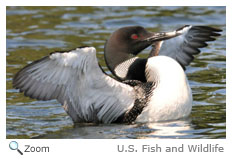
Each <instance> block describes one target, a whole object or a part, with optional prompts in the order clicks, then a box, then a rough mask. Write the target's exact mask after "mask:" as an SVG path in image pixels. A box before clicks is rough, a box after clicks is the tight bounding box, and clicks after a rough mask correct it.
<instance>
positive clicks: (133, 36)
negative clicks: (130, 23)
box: [131, 34, 139, 39]
mask: <svg viewBox="0 0 232 160" xmlns="http://www.w3.org/2000/svg"><path fill="white" fill-rule="evenodd" d="M131 38H132V39H138V38H139V36H138V35H137V34H132V35H131Z"/></svg>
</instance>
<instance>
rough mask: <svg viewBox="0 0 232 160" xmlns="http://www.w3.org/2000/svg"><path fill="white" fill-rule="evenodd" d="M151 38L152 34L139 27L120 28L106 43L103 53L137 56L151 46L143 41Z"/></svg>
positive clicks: (148, 42)
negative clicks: (122, 53)
mask: <svg viewBox="0 0 232 160" xmlns="http://www.w3.org/2000/svg"><path fill="white" fill-rule="evenodd" d="M151 36H153V33H151V32H148V31H147V30H146V29H145V28H143V27H141V26H130V27H123V28H120V29H118V30H116V31H115V32H114V33H113V34H112V35H111V36H110V38H109V39H108V41H107V42H106V45H105V53H106V55H108V54H110V53H111V52H112V51H113V52H115V51H116V52H124V53H128V54H133V55H137V54H138V53H139V52H141V51H142V50H144V49H145V48H147V47H148V46H149V45H151V42H150V41H145V39H147V38H149V37H151ZM110 51H111V52H110Z"/></svg>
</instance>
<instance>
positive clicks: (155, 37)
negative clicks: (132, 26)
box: [144, 31, 180, 42]
mask: <svg viewBox="0 0 232 160" xmlns="http://www.w3.org/2000/svg"><path fill="white" fill-rule="evenodd" d="M179 35H180V33H178V32H177V31H172V32H159V33H152V32H150V33H149V36H148V37H147V38H145V39H144V41H149V42H155V41H163V40H167V39H170V38H173V37H176V36H179Z"/></svg>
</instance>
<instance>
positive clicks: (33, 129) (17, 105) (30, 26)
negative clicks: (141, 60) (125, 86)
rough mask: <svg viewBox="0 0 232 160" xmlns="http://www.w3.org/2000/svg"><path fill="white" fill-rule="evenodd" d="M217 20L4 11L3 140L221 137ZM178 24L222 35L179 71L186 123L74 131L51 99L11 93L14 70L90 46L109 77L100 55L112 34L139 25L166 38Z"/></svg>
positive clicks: (189, 10) (218, 10)
mask: <svg viewBox="0 0 232 160" xmlns="http://www.w3.org/2000/svg"><path fill="white" fill-rule="evenodd" d="M225 14H226V11H225V7H7V26H6V27H7V35H6V42H7V46H6V47H7V53H6V56H7V66H6V70H7V75H6V77H7V79H6V85H7V90H6V93H7V99H6V101H7V110H6V120H7V122H6V123H7V124H6V126H7V128H6V131H7V138H120V139H123V138H188V139H189V138H225V137H226V85H225V83H226V62H225V59H226V53H225V50H226V44H225V38H226V36H225V33H226V24H225V23H226V21H225ZM185 24H190V25H210V26H214V27H217V28H220V29H223V33H222V36H221V37H219V38H218V39H217V40H216V41H215V42H213V43H210V45H209V46H208V47H206V48H204V49H202V53H201V54H200V55H198V56H197V57H196V59H195V60H194V62H192V63H191V65H190V66H189V67H187V71H186V73H187V75H188V79H189V82H190V86H191V88H192V91H193V99H194V102H193V109H192V113H191V115H190V116H189V117H188V118H186V119H182V120H178V121H170V122H160V123H145V124H133V125H121V124H110V125H104V124H75V125H74V124H73V123H72V121H71V119H70V118H69V116H67V114H66V113H65V112H64V110H63V108H62V107H61V105H60V104H59V103H57V102H56V101H55V100H52V101H36V100H32V99H29V98H27V97H24V96H23V94H22V93H18V90H16V89H13V88H12V78H13V76H14V74H15V73H16V72H17V71H19V69H20V68H22V67H23V66H25V65H26V64H29V63H31V62H32V61H34V60H36V59H40V58H41V57H43V56H46V55H48V54H49V53H50V52H54V51H60V50H70V49H73V48H76V47H78V46H83V45H85V46H86V45H88V46H94V47H95V48H96V49H97V52H98V55H97V57H98V60H99V62H100V64H101V65H102V66H103V68H104V69H105V70H106V72H107V73H110V72H109V71H108V69H107V68H106V65H105V61H104V57H103V49H104V43H105V40H106V39H107V38H108V37H109V35H110V34H111V33H112V32H113V31H114V30H116V29H118V28H120V27H123V26H128V25H141V26H144V27H145V28H147V29H148V30H149V31H153V32H155V31H170V30H173V29H176V28H178V27H181V26H182V25H185ZM149 49H150V48H148V49H146V50H145V51H143V54H142V55H141V56H145V54H147V53H149V51H150V50H149Z"/></svg>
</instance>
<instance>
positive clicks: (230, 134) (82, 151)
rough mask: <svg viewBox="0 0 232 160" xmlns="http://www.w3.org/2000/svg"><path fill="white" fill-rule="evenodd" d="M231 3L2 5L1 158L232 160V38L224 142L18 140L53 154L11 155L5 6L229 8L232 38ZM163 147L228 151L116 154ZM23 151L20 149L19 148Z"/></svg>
mask: <svg viewBox="0 0 232 160" xmlns="http://www.w3.org/2000/svg"><path fill="white" fill-rule="evenodd" d="M230 3H231V2H230V1H229V0H194V1H191V0H186V1H183V0H176V1H174V0H159V1H158V0H142V1H139V0H133V1H132V0H124V1H122V2H121V1H119V0H101V1H99V0H95V1H93V0H84V1H78V0H62V1H61V0H40V1H28V0H9V1H7V2H6V1H3V2H1V4H0V13H1V15H2V16H1V25H0V31H1V34H0V35H1V38H0V46H1V47H0V51H1V52H0V53H1V54H2V55H1V56H0V66H1V68H0V75H1V76H0V82H1V85H0V95H1V96H0V106H1V111H0V153H1V157H7V159H10V160H11V159H13V158H14V159H22V158H23V159H37V158H38V159H41V158H44V159H51V158H52V159H64V158H66V159H67V158H71V159H92V158H94V159H99V158H101V159H118V158H122V159H127V158H130V159H146V158H154V159H157V158H159V159H161V158H162V159H177V158H178V159H196V158H199V159H205V158H207V159H208V158H210V159H212V160H213V159H217V160H218V159H221V158H223V159H225V157H230V156H229V155H231V154H230V152H231V147H232V146H231V145H232V143H231V140H232V126H231V122H232V116H231V110H232V109H231V106H232V105H231V103H232V93H231V91H232V84H231V82H232V66H231V65H232V62H231V60H232V54H231V51H232V48H231V47H232V45H231V44H232V36H228V37H227V38H226V39H227V49H226V50H227V60H226V62H227V66H226V67H227V71H226V72H227V76H226V79H227V84H226V86H227V88H229V89H228V90H226V93H227V95H226V96H227V139H224V140H195V139H194V140H78V139H77V140H31V139H26V140H17V141H18V142H19V144H30V145H35V146H36V145H37V146H47V145H48V146H50V147H51V148H50V150H51V152H50V153H29V154H24V155H23V156H20V155H19V154H18V153H17V151H11V150H10V149H9V148H8V145H9V142H10V141H11V140H7V139H6V107H5V106H6V68H5V66H6V56H5V53H6V10H5V8H6V6H18V5H19V6H31V5H32V6H36V5H39V6H53V5H55V6H75V5H78V6H113V5H116V6H132V5H133V6H185V5H186V6H226V7H227V8H226V15H227V17H226V20H227V23H226V25H227V26H226V28H227V31H226V32H227V35H232V32H231V29H232V24H231V23H232V21H231V19H232V5H231V4H230ZM156 143H158V144H160V145H161V146H167V145H173V146H175V145H176V146H177V145H178V144H181V143H183V144H185V145H187V144H200V143H203V144H205V143H211V144H216V143H218V144H220V145H221V146H224V147H225V152H224V153H187V152H185V153H117V151H116V147H117V144H127V145H129V144H134V145H136V146H140V145H142V144H150V145H154V144H156ZM19 148H20V147H19Z"/></svg>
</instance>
